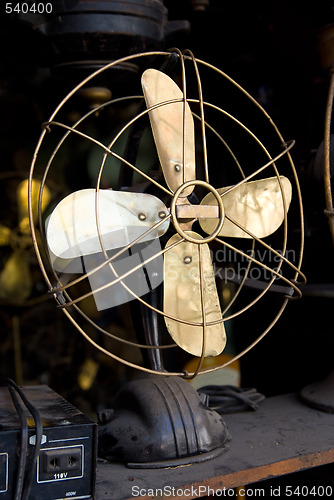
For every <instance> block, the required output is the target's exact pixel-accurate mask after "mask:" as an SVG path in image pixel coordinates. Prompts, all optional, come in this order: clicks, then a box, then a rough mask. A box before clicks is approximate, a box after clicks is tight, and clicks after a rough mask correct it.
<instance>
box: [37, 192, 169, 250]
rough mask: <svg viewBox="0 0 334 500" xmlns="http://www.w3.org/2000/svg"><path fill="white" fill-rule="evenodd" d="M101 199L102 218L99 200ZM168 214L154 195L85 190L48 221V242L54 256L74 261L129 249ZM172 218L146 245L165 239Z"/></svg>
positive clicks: (72, 196)
mask: <svg viewBox="0 0 334 500" xmlns="http://www.w3.org/2000/svg"><path fill="white" fill-rule="evenodd" d="M97 196H98V207H99V209H98V217H97V212H96V208H95V207H96V197H97ZM167 215H168V210H167V208H166V206H165V205H164V203H163V202H162V201H160V200H159V199H158V198H156V197H155V196H153V195H150V194H145V193H131V192H125V191H113V190H109V189H103V190H100V191H99V192H98V194H97V192H96V190H95V189H83V190H81V191H76V192H74V193H72V194H70V195H69V196H67V197H66V198H64V199H63V200H62V201H61V202H60V203H59V204H58V205H57V206H56V208H55V209H54V211H53V212H52V214H51V215H50V217H49V218H48V220H47V228H46V239H47V242H48V246H49V249H50V251H51V253H52V254H53V255H54V256H55V257H58V258H61V259H73V258H75V257H80V256H84V255H90V254H93V253H97V252H101V251H102V250H103V248H102V246H101V243H100V240H99V236H98V226H97V219H98V220H99V224H100V231H101V233H100V234H101V238H102V241H103V244H104V246H105V249H106V250H112V249H115V248H121V247H125V246H126V245H128V244H129V243H131V242H133V241H134V240H135V239H136V238H138V237H139V236H141V235H143V234H144V233H145V232H146V231H148V230H149V229H150V228H152V227H153V226H154V225H155V224H156V223H158V222H161V221H162V219H164V218H165V217H166V216H167ZM168 227H169V219H167V220H166V221H165V222H162V224H160V225H159V226H158V227H157V228H155V229H153V230H152V231H151V232H150V233H149V234H147V235H145V236H144V237H143V238H142V240H141V241H142V242H145V241H149V240H153V239H155V238H158V237H160V236H162V235H163V234H164V233H165V232H166V231H167V229H168Z"/></svg>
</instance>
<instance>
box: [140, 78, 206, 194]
mask: <svg viewBox="0 0 334 500" xmlns="http://www.w3.org/2000/svg"><path fill="white" fill-rule="evenodd" d="M142 87H143V92H144V97H145V101H146V105H147V107H148V108H150V107H152V106H155V105H157V104H160V103H163V102H166V101H170V100H172V99H183V92H182V91H181V89H180V88H179V87H178V86H177V84H176V83H175V82H174V81H173V80H172V79H171V78H170V77H169V76H168V75H166V74H165V73H162V72H161V71H158V70H155V69H147V70H146V71H144V73H143V75H142ZM149 117H150V121H151V126H152V131H153V137H154V141H155V144H156V148H157V151H158V155H159V160H160V163H161V167H162V170H163V173H164V176H165V180H166V183H167V185H168V187H169V188H170V190H171V191H172V192H174V191H176V190H177V188H178V187H179V186H181V185H182V184H183V183H184V182H186V181H190V180H194V179H195V178H196V174H195V138H194V121H193V117H192V114H191V110H190V108H189V105H188V103H187V102H186V103H185V134H184V102H183V101H180V102H175V103H171V104H165V105H162V106H159V107H157V108H154V109H152V110H151V111H149ZM183 159H184V164H183ZM193 189H194V186H189V187H188V188H187V189H185V190H184V191H183V192H182V193H181V195H180V196H181V197H186V196H189V194H190V193H191V192H192V190H193Z"/></svg>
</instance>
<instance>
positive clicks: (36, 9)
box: [5, 2, 52, 14]
mask: <svg viewBox="0 0 334 500" xmlns="http://www.w3.org/2000/svg"><path fill="white" fill-rule="evenodd" d="M5 12H6V14H12V13H13V12H15V13H17V14H20V13H22V14H27V13H28V12H31V13H32V14H51V12H52V3H50V2H48V3H42V2H33V3H28V2H6V5H5Z"/></svg>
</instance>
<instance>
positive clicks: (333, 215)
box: [324, 69, 334, 245]
mask: <svg viewBox="0 0 334 500" xmlns="http://www.w3.org/2000/svg"><path fill="white" fill-rule="evenodd" d="M333 99H334V71H333V69H332V70H331V77H330V81H329V89H328V98H327V106H326V113H325V131H324V186H325V200H326V210H325V214H326V215H327V217H328V224H329V229H330V232H331V236H332V241H333V245H334V207H333V195H332V187H331V164H330V153H331V152H330V143H331V120H332V109H333Z"/></svg>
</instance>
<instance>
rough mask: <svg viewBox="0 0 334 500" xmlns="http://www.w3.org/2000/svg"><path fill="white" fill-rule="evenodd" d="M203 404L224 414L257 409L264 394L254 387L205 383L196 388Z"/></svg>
mask: <svg viewBox="0 0 334 500" xmlns="http://www.w3.org/2000/svg"><path fill="white" fill-rule="evenodd" d="M197 392H198V394H199V395H200V396H201V398H202V401H203V404H204V405H205V406H206V407H208V408H210V409H212V410H215V411H216V412H217V413H219V414H221V415H224V414H227V413H235V412H238V411H245V410H254V411H255V410H258V409H259V404H260V403H262V401H264V399H265V396H264V395H263V394H260V393H259V392H257V390H256V389H253V388H251V389H243V388H240V387H236V386H233V385H222V386H219V385H207V386H204V387H201V388H200V389H198V391H197Z"/></svg>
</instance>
